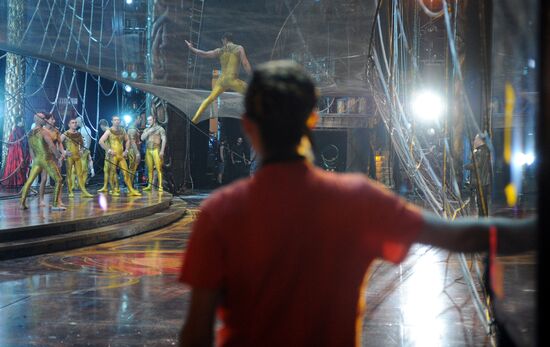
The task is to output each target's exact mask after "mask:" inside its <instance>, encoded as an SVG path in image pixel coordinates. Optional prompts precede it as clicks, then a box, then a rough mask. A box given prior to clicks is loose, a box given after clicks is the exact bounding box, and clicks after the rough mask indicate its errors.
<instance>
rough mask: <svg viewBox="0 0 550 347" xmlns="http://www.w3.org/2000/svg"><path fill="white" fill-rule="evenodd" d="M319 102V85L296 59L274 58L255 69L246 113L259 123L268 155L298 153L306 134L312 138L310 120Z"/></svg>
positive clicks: (247, 96) (249, 89)
mask: <svg viewBox="0 0 550 347" xmlns="http://www.w3.org/2000/svg"><path fill="white" fill-rule="evenodd" d="M316 104H317V93H316V90H315V85H314V84H313V81H312V79H311V77H310V76H309V74H308V73H307V72H306V70H305V69H304V68H303V67H302V66H300V65H299V64H297V63H296V62H293V61H290V60H282V61H271V62H268V63H265V64H262V65H260V66H259V67H258V69H256V70H255V71H254V73H253V75H252V80H251V82H250V85H249V87H248V90H247V93H246V96H245V108H246V116H247V117H248V118H249V119H251V120H253V121H254V122H256V123H257V124H258V126H259V129H260V133H261V137H262V144H263V145H264V148H265V150H266V154H267V157H287V156H292V155H295V153H296V147H297V146H298V144H299V143H300V140H301V139H302V136H304V135H306V136H308V137H309V139H310V141H311V130H310V129H309V127H308V126H307V120H308V118H309V116H310V115H311V112H312V111H313V108H314V107H315V105H316Z"/></svg>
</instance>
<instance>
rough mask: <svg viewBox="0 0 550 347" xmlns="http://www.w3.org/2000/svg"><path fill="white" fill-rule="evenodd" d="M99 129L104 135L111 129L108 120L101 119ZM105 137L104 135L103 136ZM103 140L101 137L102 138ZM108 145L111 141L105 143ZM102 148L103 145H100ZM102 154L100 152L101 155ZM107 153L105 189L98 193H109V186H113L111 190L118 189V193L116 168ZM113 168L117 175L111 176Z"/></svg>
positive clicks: (105, 159) (104, 158)
mask: <svg viewBox="0 0 550 347" xmlns="http://www.w3.org/2000/svg"><path fill="white" fill-rule="evenodd" d="M99 128H100V129H101V131H103V134H105V132H106V131H107V130H108V129H109V122H108V121H107V120H106V119H100V120H99ZM102 136H103V135H102ZM100 138H101V137H100ZM105 143H106V144H107V145H109V139H107V140H106V141H105ZM100 146H101V145H100ZM101 153H102V152H99V154H101ZM106 154H107V153H105V155H103V187H101V188H100V189H98V191H97V192H98V193H107V192H108V191H109V187H108V185H109V184H110V185H111V188H113V189H114V188H116V189H115V190H116V191H118V190H119V188H118V180H117V179H116V168H115V167H113V165H112V164H111V161H110V160H108V159H107V155H106ZM111 168H112V169H114V172H115V174H114V175H112V174H111V171H112V170H111Z"/></svg>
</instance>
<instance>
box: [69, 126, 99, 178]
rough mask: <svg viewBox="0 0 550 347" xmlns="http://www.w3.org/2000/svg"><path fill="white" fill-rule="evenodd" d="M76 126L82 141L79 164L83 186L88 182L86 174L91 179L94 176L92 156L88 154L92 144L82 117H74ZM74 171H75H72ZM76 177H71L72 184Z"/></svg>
mask: <svg viewBox="0 0 550 347" xmlns="http://www.w3.org/2000/svg"><path fill="white" fill-rule="evenodd" d="M75 119H76V125H77V126H78V132H79V133H80V135H82V140H83V141H84V146H83V147H81V148H82V153H81V154H80V162H81V163H82V175H83V177H84V184H86V182H87V181H88V173H90V174H91V176H92V177H94V176H95V171H94V162H93V160H92V155H91V153H90V146H91V144H92V131H91V130H90V128H88V127H87V126H86V125H85V124H84V121H83V120H82V117H76V118H75ZM74 171H76V170H74ZM75 179H76V177H74V175H73V177H72V180H73V182H75Z"/></svg>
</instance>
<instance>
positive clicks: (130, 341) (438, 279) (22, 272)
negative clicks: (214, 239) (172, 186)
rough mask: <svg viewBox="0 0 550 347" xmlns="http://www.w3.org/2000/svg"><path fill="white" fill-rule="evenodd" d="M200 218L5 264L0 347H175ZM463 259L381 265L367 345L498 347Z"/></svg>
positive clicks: (434, 253) (431, 253)
mask: <svg viewBox="0 0 550 347" xmlns="http://www.w3.org/2000/svg"><path fill="white" fill-rule="evenodd" d="M195 212H196V210H194V211H191V213H190V214H189V215H188V216H187V217H185V218H184V219H182V220H180V221H179V222H177V223H174V224H172V225H171V226H169V227H167V228H164V229H161V230H159V231H155V232H151V233H148V234H145V235H140V236H136V237H133V238H129V239H126V240H122V241H117V242H112V243H107V244H103V245H99V246H94V247H88V248H83V249H79V250H75V251H70V252H64V253H57V254H50V255H45V256H38V257H30V258H22V259H15V260H9V261H3V262H0V293H1V295H0V346H27V345H37V346H59V345H66V346H84V345H86V346H88V345H90V346H170V345H175V344H176V343H177V335H178V332H179V328H180V327H181V325H182V323H183V319H184V316H185V312H186V309H187V304H188V300H189V297H188V294H189V292H188V290H187V289H186V287H184V286H183V285H181V284H179V283H178V282H177V281H176V279H177V273H178V268H179V266H180V262H181V257H182V254H183V250H184V247H185V245H186V242H187V240H188V236H189V228H190V225H191V223H192V220H193V216H194V215H195ZM456 259H457V258H456V255H449V254H448V253H447V252H445V251H441V250H437V249H432V248H427V247H416V248H414V249H413V251H412V252H411V255H410V256H409V258H408V259H407V260H406V261H405V262H404V263H403V264H402V265H400V266H391V265H389V264H387V263H383V262H379V263H376V264H375V265H374V266H373V267H372V269H371V273H370V284H369V288H368V290H367V292H366V295H367V305H368V309H367V313H366V319H365V322H364V329H363V335H364V338H363V345H364V346H376V347H379V346H384V347H386V346H387V347H392V346H422V347H425V346H442V345H444V346H451V347H454V346H490V345H491V344H490V339H489V338H488V337H487V335H486V333H485V331H484V329H483V327H482V325H481V324H480V321H479V318H478V316H477V315H476V312H475V310H474V308H473V305H472V301H471V296H470V294H469V293H468V289H467V287H466V285H465V283H464V280H463V276H462V272H461V271H460V268H459V266H458V262H457V260H456Z"/></svg>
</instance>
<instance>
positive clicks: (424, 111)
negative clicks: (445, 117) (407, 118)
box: [412, 90, 445, 121]
mask: <svg viewBox="0 0 550 347" xmlns="http://www.w3.org/2000/svg"><path fill="white" fill-rule="evenodd" d="M412 111H413V114H414V116H415V117H416V118H418V119H420V120H423V121H435V120H437V119H439V118H440V117H441V115H442V114H443V111H445V103H444V102H443V99H442V98H441V97H440V96H439V95H437V94H436V93H434V92H432V91H429V90H425V91H422V92H420V93H418V94H416V95H415V96H414V98H413V102H412Z"/></svg>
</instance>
